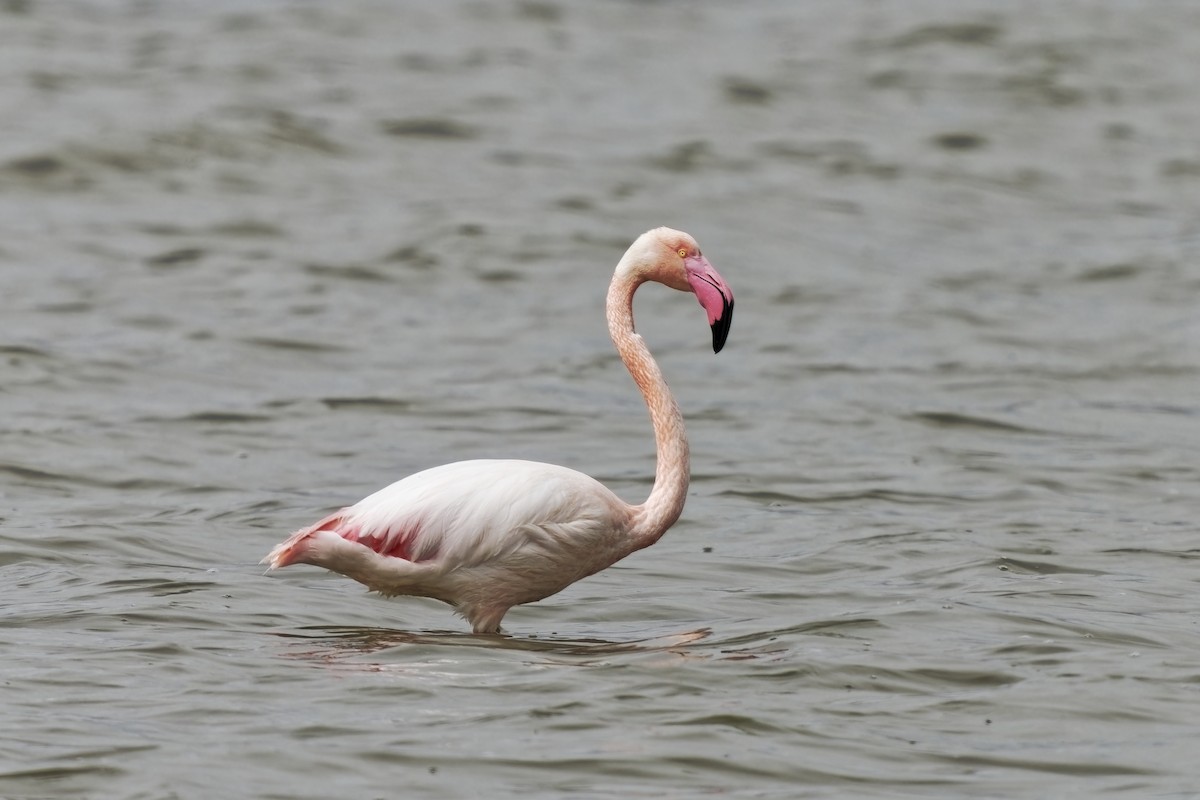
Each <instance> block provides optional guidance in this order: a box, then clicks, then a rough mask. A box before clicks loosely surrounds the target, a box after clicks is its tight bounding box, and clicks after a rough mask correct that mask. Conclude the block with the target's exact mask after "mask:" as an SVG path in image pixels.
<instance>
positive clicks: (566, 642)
mask: <svg viewBox="0 0 1200 800" xmlns="http://www.w3.org/2000/svg"><path fill="white" fill-rule="evenodd" d="M711 634H712V631H711V630H710V629H708V628H698V629H696V630H693V631H687V632H684V633H678V634H673V635H670V636H659V637H655V638H651V639H638V640H633V641H605V640H603V639H569V638H564V637H555V636H533V635H528V636H512V635H509V634H505V633H499V634H490V635H474V634H467V633H462V632H450V631H445V632H438V631H424V632H408V631H398V630H390V629H387V628H331V629H325V630H321V632H320V633H314V634H302V633H277V634H275V635H277V636H279V637H281V638H284V639H287V640H289V641H288V645H289V647H288V650H287V651H286V654H287V655H288V656H289V657H292V658H299V659H307V660H312V661H316V662H319V663H322V664H325V665H332V664H338V665H340V666H343V667H348V668H352V669H383V668H385V665H384V663H383V662H382V661H379V660H373V661H371V662H369V663H367V662H363V661H361V660H360V659H361V657H363V656H375V655H378V654H380V653H381V652H383V651H386V650H390V649H393V648H398V647H404V646H406V645H428V646H430V647H437V648H461V647H482V648H489V649H499V650H511V651H519V652H527V653H536V654H541V655H546V656H550V657H553V656H564V657H566V656H594V657H600V656H607V655H614V654H622V653H651V652H662V653H670V654H673V655H678V656H681V657H683V656H686V655H687V650H688V646H689V645H691V644H694V643H695V642H698V641H700V640H702V639H706V638H708V637H709V636H710V635H711ZM290 640H296V641H290ZM348 661H351V662H352V663H346V662H348Z"/></svg>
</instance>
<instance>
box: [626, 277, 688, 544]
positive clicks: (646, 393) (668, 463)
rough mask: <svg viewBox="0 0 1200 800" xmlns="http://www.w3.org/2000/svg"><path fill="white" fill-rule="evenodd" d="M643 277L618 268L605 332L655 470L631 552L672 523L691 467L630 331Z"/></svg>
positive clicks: (674, 418)
mask: <svg viewBox="0 0 1200 800" xmlns="http://www.w3.org/2000/svg"><path fill="white" fill-rule="evenodd" d="M644 280H645V278H643V277H640V276H638V275H635V274H632V273H630V272H629V271H627V270H622V269H621V268H619V267H618V269H617V274H616V275H614V276H613V281H612V284H611V285H610V286H609V288H608V302H607V305H606V311H607V316H608V333H609V335H610V336H611V337H612V341H613V344H614V345H615V346H616V348H617V353H618V354H620V356H621V361H622V362H624V364H625V368H626V369H627V370H629V374H630V375H631V376H632V377H633V381H634V383H636V384H637V387H638V389H639V390H640V391H641V393H642V398H643V399H644V400H645V401H646V407H647V408H648V409H649V410H650V422H651V424H652V425H653V426H654V441H655V447H656V452H657V467H656V468H655V472H654V488H653V489H651V491H650V496H649V497H648V498H646V502H644V503H642V505H640V506H634V509H633V511H634V514H633V522H632V527H631V530H630V536H631V538H632V539H633V542H634V544H635V545H636V547H638V548H641V547H648V546H649V545H652V544H654V543H655V542H657V541H658V540H659V538H661V537H662V535H663V534H664V533H666V531H667V529H668V528H670V527H671V526H672V525H674V524H675V521H676V520H677V519H679V515H680V514H681V513H682V512H683V504H684V501H685V500H686V499H687V490H688V481H689V479H690V473H691V466H690V455H689V450H688V440H687V432H686V431H685V430H684V426H683V414H682V413H680V411H679V404H678V403H676V402H675V397H674V396H673V395H672V394H671V390H670V388H669V387H668V386H667V382H666V380H665V379H664V378H663V375H662V370H660V369H659V367H658V363H657V362H656V361H655V360H654V356H652V355H650V350H649V348H648V347H646V342H645V341H644V340H643V339H642V337H641V336H640V335H638V333H637V332H636V331H635V330H634V327H633V293H634V292H635V291H637V288H638V286H639V285H641V284H642V283H643V282H644Z"/></svg>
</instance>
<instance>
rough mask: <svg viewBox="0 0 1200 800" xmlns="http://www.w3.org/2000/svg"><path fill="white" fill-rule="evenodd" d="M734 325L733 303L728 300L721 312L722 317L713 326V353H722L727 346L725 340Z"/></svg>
mask: <svg viewBox="0 0 1200 800" xmlns="http://www.w3.org/2000/svg"><path fill="white" fill-rule="evenodd" d="M732 324H733V301H732V300H727V301H726V302H725V308H723V309H722V310H721V316H720V317H718V318H717V321H716V322H714V323H713V324H712V335H713V352H714V353H719V352H721V348H722V347H724V346H725V339H726V338H727V337H728V336H729V326H730V325H732Z"/></svg>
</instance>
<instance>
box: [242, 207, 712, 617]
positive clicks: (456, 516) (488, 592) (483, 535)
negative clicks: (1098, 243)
mask: <svg viewBox="0 0 1200 800" xmlns="http://www.w3.org/2000/svg"><path fill="white" fill-rule="evenodd" d="M645 281H656V282H659V283H663V284H666V285H668V286H671V287H672V288H675V289H680V290H683V291H690V292H693V293H694V294H695V295H696V297H697V298H698V299H699V301H700V304H701V305H702V306H703V307H704V308H705V310H706V311H707V313H708V318H709V323H710V325H711V327H712V330H713V349H714V350H717V351H719V350H720V349H721V347H722V346H723V345H724V343H725V337H726V335H727V333H728V331H729V323H730V320H731V318H732V315H733V294H732V292H731V291H730V290H729V288H728V286H726V285H725V282H724V280H723V279H722V278H721V277H720V275H718V274H717V272H716V270H714V269H713V268H712V266H711V265H710V264H709V263H708V261H707V260H706V259H704V257H703V256H702V255H700V250H699V248H698V247H697V246H696V244H695V240H694V239H692V238H691V237H690V236H688V235H687V234H685V233H681V232H680V231H672V230H670V229H668V228H658V229H655V230H653V231H649V232H647V233H645V234H643V235H642V236H641V237H639V238H638V239H637V241H635V242H634V244H633V245H632V246H631V247H630V249H629V251H627V252H626V254H625V256H624V257H623V258H622V259H621V261H620V263H619V264H618V265H617V270H616V273H615V274H614V276H613V281H612V284H611V285H610V288H609V295H608V302H607V316H608V322H609V332H610V334H611V335H612V338H613V342H614V344H615V345H616V347H617V351H618V352H619V353H620V355H621V359H622V361H623V362H624V364H625V366H626V367H627V368H628V370H629V372H630V375H631V376H632V377H633V379H634V382H635V383H637V385H638V388H639V389H640V390H641V392H642V395H643V397H644V399H645V400H646V405H647V407H648V409H649V411H650V418H651V422H652V424H653V426H654V432H655V440H656V444H657V451H658V467H657V471H656V474H655V481H654V489H653V490H652V491H651V493H650V497H649V498H647V500H646V502H645V503H643V504H641V505H636V506H634V505H629V504H627V503H625V502H624V501H623V500H621V499H620V498H619V497H617V496H616V495H615V494H613V493H612V491H610V490H609V489H608V488H607V487H605V486H604V485H603V484H601V483H599V482H598V481H596V480H595V479H594V478H591V477H589V476H587V475H584V474H583V473H581V472H576V471H575V470H573V469H568V468H567V467H560V466H556V465H554V464H543V463H539V462H534V461H517V460H476V461H460V462H457V463H453V464H446V465H444V466H440V467H434V468H432V469H427V470H425V471H423V472H418V473H416V474H414V475H410V476H408V477H407V478H403V479H401V480H399V481H396V482H395V483H393V484H391V485H390V486H387V487H385V488H383V489H381V490H379V491H378V492H376V493H374V494H372V495H370V496H368V497H366V498H364V499H363V500H361V501H359V502H358V503H356V504H355V505H353V506H349V507H347V508H343V509H341V510H340V511H337V512H335V513H333V514H331V515H329V516H328V517H326V518H324V519H322V520H321V521H319V522H317V523H316V524H314V525H311V526H309V527H307V528H302V529H301V530H299V531H297V532H296V533H294V534H292V535H291V536H290V537H289V538H288V539H286V540H285V541H283V542H282V543H280V544H279V545H278V546H276V547H275V548H274V549H273V550H272V551H271V552H270V553H269V554H268V555H267V557H266V558H264V559H263V562H264V563H266V564H268V565H269V567H270V568H271V569H279V568H282V567H286V566H288V565H290V564H300V563H303V564H313V565H316V566H320V567H325V568H326V569H329V570H332V571H334V572H337V573H340V574H342V575H345V576H347V577H350V578H353V579H354V580H356V581H358V582H360V583H362V584H364V585H365V586H366V587H367V588H368V589H370V590H372V591H376V592H379V593H380V594H383V595H418V596H423V597H432V598H436V599H438V600H442V601H444V602H446V603H449V604H450V605H452V606H454V608H455V609H456V610H457V611H458V613H460V614H462V615H463V616H464V617H466V619H467V620H468V621H469V622H470V623H471V626H472V629H473V630H474V631H475V632H476V633H491V632H495V631H497V630H498V629H499V626H500V621H501V619H502V618H503V617H504V614H505V613H506V612H507V611H508V609H509V608H511V607H512V606H514V605H519V604H522V603H530V602H533V601H536V600H541V599H542V598H544V597H549V596H550V595H552V594H555V593H556V592H559V591H561V590H562V589H564V588H566V587H567V586H569V585H570V584H572V583H574V582H575V581H577V580H580V579H581V578H585V577H587V576H588V575H591V574H593V573H596V572H598V571H600V570H602V569H604V568H605V567H608V566H610V565H612V564H614V563H615V562H617V561H619V560H620V559H622V558H624V557H625V556H627V555H629V554H630V553H632V552H634V551H635V550H639V549H641V548H643V547H647V546H649V545H651V544H654V542H656V541H658V539H659V537H661V536H662V534H663V533H664V532H665V531H666V530H667V529H668V528H669V527H670V526H671V525H672V524H674V522H675V521H676V519H678V517H679V515H680V513H681V512H682V510H683V504H684V499H685V497H686V494H687V486H688V479H689V453H688V444H687V437H686V434H685V433H684V428H683V417H682V415H681V414H680V412H679V407H678V405H677V404H676V403H675V399H674V397H673V396H672V395H671V393H670V390H669V389H668V388H667V385H666V382H665V380H663V377H662V374H661V372H660V371H659V369H658V365H657V364H656V363H655V362H654V359H653V358H652V357H651V355H650V352H649V350H648V349H647V348H646V346H645V343H644V342H643V341H642V338H641V337H640V336H639V335H638V334H637V333H635V332H634V328H633V311H632V301H633V293H634V291H635V290H636V289H637V287H638V286H639V285H640V284H641V283H643V282H645Z"/></svg>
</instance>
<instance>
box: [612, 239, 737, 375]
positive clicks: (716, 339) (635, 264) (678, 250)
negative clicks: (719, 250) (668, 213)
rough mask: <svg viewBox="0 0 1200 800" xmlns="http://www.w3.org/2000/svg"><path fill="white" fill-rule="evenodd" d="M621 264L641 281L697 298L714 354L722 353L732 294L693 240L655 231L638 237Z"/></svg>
mask: <svg viewBox="0 0 1200 800" xmlns="http://www.w3.org/2000/svg"><path fill="white" fill-rule="evenodd" d="M623 260H624V261H626V262H628V263H629V264H630V266H631V268H632V269H633V270H634V271H635V273H636V274H637V276H638V278H639V279H640V280H650V281H657V282H658V283H661V284H664V285H666V286H670V287H671V288H672V289H678V290H679V291H682V292H691V293H692V294H694V295H696V299H697V300H699V301H700V305H701V306H702V307H703V308H704V310H705V312H706V313H707V314H708V324H709V327H711V328H712V334H713V352H714V353H719V352H721V348H722V347H724V346H725V338H726V337H727V336H729V326H730V324H731V323H732V322H733V290H732V289H730V288H729V284H727V283H725V279H724V278H722V277H721V275H720V273H718V272H717V271H716V270H715V269H713V265H712V264H710V263H708V259H707V258H705V257H704V254H703V253H701V252H700V245H698V244H696V240H695V239H693V238H692V237H691V236H690V235H689V234H686V233H684V232H683V231H677V230H673V229H671V228H655V229H654V230H652V231H647V232H646V233H643V234H642V235H641V236H639V237H638V239H637V241H635V242H634V243H633V246H632V247H630V248H629V252H628V253H626V254H625V259H623Z"/></svg>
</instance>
